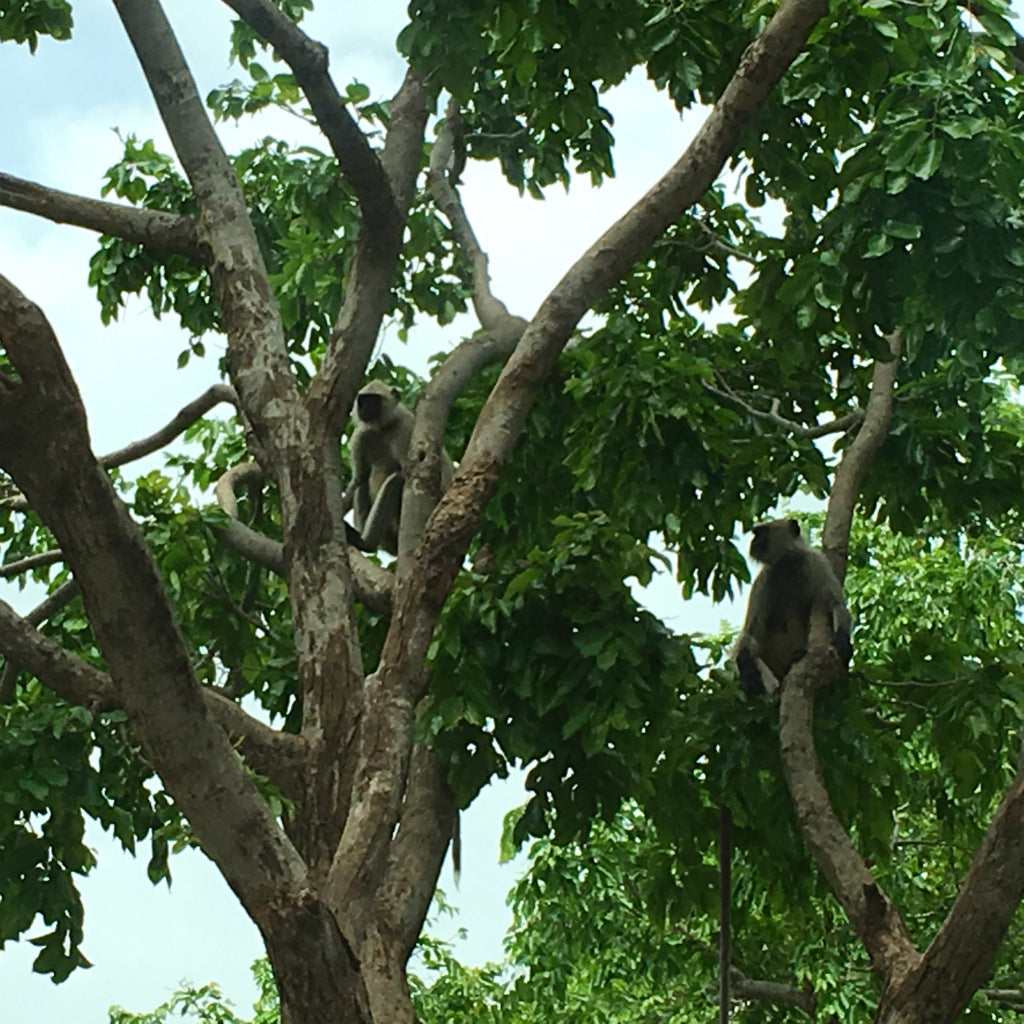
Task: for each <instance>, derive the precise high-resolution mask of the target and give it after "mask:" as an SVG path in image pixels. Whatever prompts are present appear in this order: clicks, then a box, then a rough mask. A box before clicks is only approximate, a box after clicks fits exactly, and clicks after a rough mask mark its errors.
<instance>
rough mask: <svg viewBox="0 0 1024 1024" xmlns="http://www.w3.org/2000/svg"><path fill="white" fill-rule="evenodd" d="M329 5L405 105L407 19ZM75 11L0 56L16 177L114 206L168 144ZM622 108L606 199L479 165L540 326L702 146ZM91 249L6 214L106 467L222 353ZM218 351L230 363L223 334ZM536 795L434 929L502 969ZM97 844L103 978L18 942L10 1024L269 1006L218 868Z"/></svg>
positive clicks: (4, 958) (658, 109)
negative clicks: (564, 281)
mask: <svg viewBox="0 0 1024 1024" xmlns="http://www.w3.org/2000/svg"><path fill="white" fill-rule="evenodd" d="M165 6H166V8H167V10H168V13H169V15H170V17H171V19H172V21H173V23H174V26H175V30H176V32H177V34H178V38H179V40H180V42H181V44H182V46H183V48H184V51H185V54H186V56H187V58H188V60H189V62H190V65H191V68H192V71H193V74H194V75H195V77H196V79H197V81H198V83H199V87H200V92H201V94H203V95H205V94H206V93H207V92H208V91H209V90H210V89H212V88H214V87H215V86H217V85H220V84H223V83H224V82H225V81H228V80H230V79H231V78H233V77H235V75H236V74H237V72H236V71H235V70H232V69H229V68H228V67H227V63H226V59H227V26H228V17H227V13H226V9H225V8H223V7H222V6H221V5H220V4H218V3H216V2H215V0H167V2H166V4H165ZM321 6H322V7H323V9H324V10H325V11H326V10H329V11H330V14H321V13H318V14H316V15H315V16H314V17H313V18H311V19H310V20H309V22H308V28H309V31H310V33H311V34H312V35H313V36H314V37H315V38H319V39H320V40H321V41H323V42H325V43H326V44H327V45H328V47H329V48H330V52H331V70H332V74H333V77H334V79H335V82H336V83H337V84H338V85H339V86H341V87H344V86H345V85H346V84H347V83H348V82H350V81H352V80H353V79H355V80H359V81H363V82H365V83H366V84H367V85H369V86H370V88H371V89H372V90H373V93H374V95H375V96H378V97H385V96H390V95H392V94H393V93H394V91H395V90H396V88H397V87H398V84H399V83H400V81H401V76H402V74H403V72H404V68H403V65H402V62H401V60H400V59H399V58H398V56H397V54H396V52H395V49H394V45H393V40H394V38H395V36H396V34H397V32H398V30H399V29H400V28H401V26H402V24H403V23H404V4H403V3H400V2H398V0H384V2H383V3H377V4H365V3H349V2H345V0H335V2H332V3H329V4H328V3H321ZM75 15H76V26H75V34H74V38H73V40H72V41H71V42H70V43H63V44H58V43H53V42H51V41H49V40H43V41H41V43H40V46H39V50H38V52H37V54H36V55H35V56H34V57H32V56H31V55H30V54H29V52H28V50H27V49H26V48H24V47H18V46H15V45H14V44H10V43H7V44H3V45H2V46H0V95H3V96H5V97H7V98H8V99H7V102H6V103H4V104H2V105H0V171H4V172H7V173H10V174H15V175H18V176H19V177H23V178H28V179H30V180H32V181H36V182H39V183H40V184H44V185H50V186H54V187H57V188H61V189H65V190H67V191H70V192H76V193H79V194H82V195H88V196H98V195H99V187H100V183H101V179H102V174H103V172H104V171H105V170H106V168H108V167H109V166H111V165H112V164H114V163H115V162H116V161H117V160H118V159H119V158H120V156H121V152H122V147H121V144H120V142H119V141H118V136H117V134H116V131H120V132H122V133H124V134H127V133H129V132H134V133H135V134H137V135H138V136H140V137H141V138H149V137H151V138H155V139H156V140H157V143H158V145H159V147H160V148H162V149H164V150H165V151H167V152H170V147H169V144H168V142H167V139H166V135H165V133H164V131H163V128H162V126H161V125H160V123H159V119H158V117H157V115H156V111H155V108H154V106H153V103H152V101H151V98H150V96H149V93H148V91H147V89H146V86H145V82H144V80H143V77H142V74H141V72H140V71H139V69H138V65H137V64H136V62H135V59H134V55H133V53H132V51H131V47H130V46H129V44H128V42H127V39H126V37H125V35H124V33H123V31H122V30H121V27H120V24H119V22H118V20H117V18H116V15H115V13H114V10H113V7H112V5H110V4H105V3H99V2H97V0H90V2H88V3H86V2H84V0H79V3H78V4H76V6H75ZM606 105H607V106H608V107H609V109H611V111H612V112H613V114H614V115H615V125H614V128H613V131H614V134H615V136H616V139H617V147H616V156H615V161H616V167H617V171H618V177H617V178H616V180H615V181H613V182H611V183H610V184H608V185H606V186H605V187H604V188H602V189H601V190H600V191H599V192H598V191H595V190H592V189H590V188H589V187H588V186H586V185H581V186H579V187H577V188H574V189H573V191H572V193H571V195H569V196H568V197H567V196H565V195H564V194H563V193H562V191H561V190H560V189H555V190H552V191H551V194H550V196H549V198H548V199H547V200H546V201H545V202H543V203H537V202H535V201H532V200H520V199H519V198H518V197H517V196H516V194H515V192H514V191H513V190H512V189H511V188H509V187H508V186H507V185H505V184H504V182H503V180H502V179H501V178H500V176H499V175H498V173H497V172H496V171H495V170H494V169H493V168H490V167H481V166H480V165H478V164H472V163H471V164H470V166H469V168H467V171H466V174H465V175H464V187H463V195H464V200H465V203H466V206H467V209H468V212H469V216H470V219H471V220H472V222H473V224H474V227H475V229H476V232H477V235H478V237H479V238H480V241H481V244H482V245H483V247H484V249H485V250H486V251H487V252H488V253H489V255H490V259H491V276H492V280H493V284H494V289H495V293H496V294H497V295H498V296H499V297H501V298H502V299H503V300H504V301H505V302H506V303H507V304H508V306H509V308H510V309H511V311H512V312H514V313H518V314H521V315H523V316H526V317H529V316H530V315H531V314H532V313H533V311H534V310H535V309H536V307H537V306H538V305H539V303H540V302H541V300H542V299H543V297H544V296H545V294H546V293H547V291H548V290H549V289H550V288H551V287H552V286H553V285H554V284H555V282H556V281H557V280H558V279H559V277H560V276H561V275H562V274H563V273H564V272H565V271H566V270H567V269H568V268H569V267H570V266H571V264H572V262H573V261H574V260H575V259H576V258H577V257H578V256H579V255H580V254H581V253H582V252H583V251H584V250H585V249H586V247H587V246H588V245H589V244H590V243H591V242H592V241H594V240H595V239H596V238H597V237H598V235H599V234H600V233H601V232H602V231H603V230H604V229H605V228H606V227H607V226H608V225H609V224H610V223H611V222H612V221H613V220H614V219H615V218H616V217H618V216H619V215H620V214H622V213H624V212H625V210H626V209H628V208H629V206H630V205H632V203H633V202H635V201H636V200H637V199H638V198H639V197H640V196H641V195H642V194H643V193H644V192H645V191H646V190H647V189H648V188H649V187H650V186H651V185H652V184H653V183H654V182H655V181H656V180H657V178H658V177H659V176H660V175H661V174H662V173H663V172H664V171H665V170H666V169H667V168H668V167H669V166H670V165H671V164H672V163H673V162H674V161H675V160H676V159H677V158H678V156H679V154H680V153H681V152H682V150H683V149H684V148H685V145H686V143H687V141H688V138H689V136H690V134H691V132H690V127H689V124H685V125H684V123H683V122H681V121H680V119H679V117H678V115H677V114H676V113H675V111H674V110H673V109H672V108H671V106H670V104H669V103H668V101H667V100H665V99H664V98H663V97H660V96H658V95H657V94H656V93H655V91H654V89H653V88H652V87H651V86H649V85H648V84H647V83H646V82H645V81H643V80H642V79H639V78H638V79H636V80H631V81H630V82H629V83H627V84H626V85H625V86H623V87H622V88H620V89H618V90H615V92H614V93H612V94H610V95H609V96H608V98H607V103H606ZM220 131H221V137H222V139H224V140H225V144H226V146H227V147H228V149H229V151H233V150H235V149H237V148H239V147H240V146H241V145H244V144H245V143H246V142H248V141H250V140H252V139H254V138H258V137H262V136H263V135H266V134H274V135H279V136H284V137H293V136H294V133H295V131H296V122H295V120H294V119H292V118H289V117H287V116H285V115H269V116H268V117H266V118H264V119H262V120H261V121H260V122H258V123H257V124H255V125H254V124H252V123H249V124H246V125H244V126H242V128H241V129H233V128H230V127H227V128H225V127H222V128H221V129H220ZM306 141H309V140H308V139H307V140H306ZM317 144H319V145H321V146H322V148H324V149H326V148H327V147H326V144H325V143H322V142H318V143H317ZM94 248H95V239H94V237H93V236H92V235H91V234H90V233H89V232H85V231H81V230H78V229H75V228H70V227H64V226H59V225H54V224H50V223H49V222H47V221H44V220H41V219H39V218H36V217H32V216H29V215H27V214H21V213H16V212H11V211H8V210H4V209H0V273H2V274H4V275H5V276H7V277H9V278H10V279H11V280H12V281H13V282H14V284H15V285H17V286H18V287H19V288H21V289H22V290H23V291H24V292H25V294H26V295H28V297H29V298H31V299H32V300H34V301H35V302H37V303H39V305H40V306H41V307H42V308H43V310H44V312H45V313H46V314H47V316H48V317H49V319H50V321H51V323H52V324H53V325H54V328H55V329H56V331H57V335H58V337H59V339H60V341H61V344H62V345H63V347H64V351H65V354H66V356H67V358H68V361H69V363H70V364H71V367H72V370H73V371H74V373H75V376H76V379H77V381H78V385H79V387H80V389H81V391H82V394H83V397H84V400H85V404H86V409H87V411H88V413H89V425H90V431H91V435H92V441H93V447H94V450H95V451H96V452H97V453H98V454H102V453H104V452H107V451H111V450H113V449H115V448H119V447H121V446H122V445H124V444H126V443H128V442H129V441H132V440H134V439H137V438H139V437H141V436H144V435H146V434H149V433H151V432H152V431H154V430H156V429H157V428H158V427H160V426H162V425H163V424H164V423H166V422H167V421H168V420H169V419H170V418H171V417H172V416H173V415H174V413H175V412H176V411H177V410H178V409H179V408H180V407H181V406H182V405H183V404H185V403H186V402H188V401H189V400H191V399H192V398H194V397H196V396H197V395H198V394H200V393H201V392H202V391H203V390H205V388H206V387H208V386H209V385H210V384H211V383H214V382H215V381H216V379H217V378H216V359H215V358H208V359H206V360H193V361H192V362H191V363H190V364H189V366H188V367H187V368H186V369H185V370H183V371H182V370H176V369H175V360H176V357H177V354H178V353H179V352H180V351H181V350H182V348H184V347H185V341H184V339H183V336H182V334H181V332H180V330H179V329H178V328H177V326H176V324H174V323H173V322H171V321H170V320H167V321H164V322H157V321H155V320H154V319H153V317H152V315H151V313H150V312H149V310H148V308H146V307H145V305H144V304H143V303H136V304H134V305H132V306H130V307H129V309H128V310H127V311H126V313H125V314H124V315H123V316H122V318H121V319H120V320H119V321H118V322H117V323H116V324H114V325H112V326H110V327H106V328H105V327H103V326H102V325H101V324H100V321H99V310H98V306H97V304H96V301H95V298H94V297H93V295H92V293H91V291H90V290H89V288H88V287H87V285H86V276H87V272H88V259H89V256H90V254H91V253H92V252H93V250H94ZM469 329H470V327H465V328H463V329H462V331H461V333H465V332H467V331H468V330H469ZM459 337H460V331H459V330H452V329H449V330H447V331H444V332H442V331H440V330H438V329H437V328H433V329H430V328H426V329H423V330H420V331H418V332H415V333H414V335H413V338H412V341H411V342H410V346H409V350H408V351H406V352H403V351H401V350H400V348H401V347H400V346H399V347H398V350H396V349H395V346H396V345H397V342H396V341H395V339H394V336H393V332H392V336H391V339H390V344H389V343H388V340H387V339H385V343H386V344H387V345H388V348H389V351H393V353H394V355H395V357H396V358H397V359H400V360H401V359H404V360H405V361H407V362H409V363H410V364H412V365H415V366H419V367H422V366H423V365H424V364H425V359H426V357H427V356H428V355H429V354H430V353H432V352H434V351H437V350H439V349H442V348H449V347H451V346H452V345H454V344H455V343H456V342H457V341H458V340H459ZM207 349H208V351H211V352H216V351H217V350H218V346H217V345H216V344H215V343H214V341H213V339H207ZM0 596H2V597H3V598H4V599H6V600H9V601H11V602H12V603H14V604H15V605H16V606H17V607H19V608H20V609H22V610H26V608H27V604H26V599H25V595H22V594H19V592H18V591H17V589H16V588H14V587H12V586H11V585H9V584H8V585H5V586H0ZM28 603H29V604H30V603H31V602H28ZM649 603H650V604H651V605H652V607H654V608H655V609H656V610H657V611H658V613H659V614H660V615H661V616H662V618H664V619H665V620H666V621H667V622H668V623H669V624H670V625H671V626H672V627H673V628H676V629H688V630H693V629H700V628H713V627H714V626H715V625H716V624H717V621H718V617H719V612H718V611H717V610H716V611H714V612H709V610H708V609H706V608H704V609H702V610H701V612H700V613H699V617H696V618H695V615H697V614H698V613H696V610H695V609H691V608H690V607H689V606H688V607H687V609H685V610H684V609H683V607H682V604H681V601H680V598H679V589H678V587H677V586H676V585H675V583H674V582H673V581H672V579H671V577H666V576H662V577H661V578H660V579H659V580H658V581H657V582H656V584H655V587H654V593H653V595H652V597H651V600H650V602H649ZM524 799H525V794H524V792H523V789H522V779H521V777H520V778H516V779H515V780H513V781H512V782H510V783H506V784H504V785H503V786H500V787H492V788H491V789H490V790H488V791H486V792H485V793H484V794H482V795H481V797H480V798H479V799H478V801H477V802H476V803H475V804H474V805H473V807H472V808H470V810H469V812H468V813H466V814H465V815H464V818H463V848H464V852H463V858H464V870H463V878H462V883H461V888H460V889H459V890H458V891H456V890H455V889H454V887H453V885H452V882H451V877H450V873H449V871H448V868H447V867H446V868H445V873H444V875H443V876H442V879H441V884H442V886H443V887H444V888H445V889H446V891H447V893H448V896H449V898H450V899H451V900H452V901H454V902H455V903H456V904H458V905H459V906H460V907H461V909H462V916H461V918H460V919H459V921H458V922H457V924H456V923H453V922H452V921H451V920H450V919H444V920H443V921H441V922H439V924H438V926H437V928H436V929H435V933H436V934H439V935H441V936H446V935H447V936H454V932H455V929H456V927H457V926H458V925H461V926H462V927H464V928H466V929H467V931H468V938H467V940H466V941H465V942H463V943H461V944H460V946H459V955H460V956H461V957H462V958H463V959H464V960H466V961H468V962H473V963H475V962H482V961H484V960H488V959H497V958H498V957H499V956H500V954H501V937H502V934H503V933H504V930H505V928H506V927H507V925H508V922H509V913H508V910H507V908H506V907H505V894H506V892H507V891H508V889H509V887H510V886H511V884H512V882H513V881H514V880H515V877H516V873H517V866H516V865H505V866H504V867H500V866H499V865H498V863H497V860H498V840H499V835H500V822H501V817H502V815H503V814H504V813H505V812H506V811H507V810H509V809H510V808H511V807H513V806H515V805H517V804H519V803H521V802H522V801H523V800H524ZM89 841H90V844H91V845H92V846H93V847H94V849H95V850H96V852H97V855H98V857H99V862H100V865H99V867H98V868H97V869H96V870H94V871H93V873H92V874H91V875H90V876H89V877H88V878H86V879H84V880H83V881H82V891H83V894H84V899H85V906H86V923H85V927H86V940H85V953H86V955H87V956H88V957H89V958H90V959H91V960H92V962H93V964H94V967H93V968H92V969H91V970H88V971H78V972H76V973H75V974H74V975H72V977H71V978H70V979H69V980H68V981H67V982H65V983H64V984H63V985H60V986H54V985H52V984H51V983H50V982H49V981H48V980H47V979H46V978H44V977H41V976H39V975H33V974H32V973H31V971H30V964H31V961H32V959H33V958H34V955H35V953H36V952H37V950H36V949H35V948H34V947H32V946H30V945H29V944H28V943H26V942H23V943H20V944H13V945H8V947H7V948H6V949H5V950H4V951H3V952H2V953H0V992H3V993H4V1003H5V1006H6V1007H7V1009H8V1010H9V1011H12V1012H13V1017H12V1019H16V1020H18V1021H19V1024H44V1022H45V1024H50V1022H52V1021H55V1020H68V1021H74V1022H76V1024H77V1022H103V1021H106V1019H107V1016H106V1009H107V1007H108V1006H109V1005H111V1004H120V1005H123V1006H125V1007H127V1008H128V1009H132V1010H136V1011H141V1010H148V1009H151V1008H152V1007H153V1006H155V1005H156V1004H157V1003H159V1002H161V1001H162V1000H164V999H166V998H167V997H168V995H169V994H170V993H171V992H172V991H173V990H174V989H175V988H176V987H177V986H178V984H179V983H180V982H181V981H182V980H183V979H189V980H191V981H194V982H196V983H204V982H207V981H211V980H216V981H218V982H219V983H220V984H221V985H222V987H223V989H224V991H225V993H226V994H227V995H228V997H229V998H230V999H231V1000H232V1001H233V1002H234V1003H235V1005H236V1007H238V1008H239V1009H240V1011H243V1012H248V1009H249V1005H250V1003H251V1000H252V998H253V995H254V991H255V990H254V987H253V986H252V984H251V981H250V980H249V975H248V966H249V964H250V962H251V961H252V960H253V959H255V958H256V957H258V956H260V955H262V946H261V943H260V940H259V936H258V934H257V932H256V929H255V927H254V926H253V925H252V923H251V922H250V921H249V919H248V918H247V917H246V916H245V914H244V913H243V912H242V910H241V908H240V907H239V905H238V903H237V901H236V900H235V898H234V896H233V895H232V894H231V892H230V891H229V889H228V888H227V886H226V884H225V883H224V882H223V880H222V879H221V877H220V875H219V874H218V872H217V871H216V870H215V869H214V868H213V866H212V865H211V864H210V863H209V862H208V861H206V859H205V858H204V857H203V856H202V855H201V854H198V853H190V854H185V855H182V856H179V857H177V858H175V859H174V860H173V861H172V865H171V867H172V871H173V873H174V879H175V880H174V886H173V889H172V890H171V891H170V892H168V890H167V889H166V887H158V888H154V887H153V886H152V885H150V883H149V882H148V880H147V879H146V876H145V870H144V869H145V860H146V851H143V853H142V855H141V856H140V857H139V859H138V860H133V859H132V858H130V857H128V856H127V855H126V854H124V853H122V852H120V850H119V849H118V848H117V847H116V846H114V845H113V844H111V843H110V842H109V841H108V840H107V838H106V837H105V836H104V835H103V834H102V833H100V832H98V831H97V830H95V829H94V830H93V831H92V832H91V833H90V835H89ZM35 931H42V926H40V927H38V928H37V929H36V930H35ZM31 934H34V931H30V932H29V935H31Z"/></svg>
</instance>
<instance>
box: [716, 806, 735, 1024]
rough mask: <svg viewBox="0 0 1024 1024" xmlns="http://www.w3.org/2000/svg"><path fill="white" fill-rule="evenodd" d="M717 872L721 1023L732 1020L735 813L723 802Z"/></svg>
mask: <svg viewBox="0 0 1024 1024" xmlns="http://www.w3.org/2000/svg"><path fill="white" fill-rule="evenodd" d="M718 814H719V817H718V872H719V876H718V877H719V896H720V897H721V908H720V910H719V929H718V934H719V944H718V974H719V977H718V1004H719V1010H718V1019H719V1021H720V1024H729V963H730V961H731V959H732V952H731V950H730V948H729V944H730V935H729V906H730V902H731V896H732V814H731V813H730V811H729V808H728V807H726V806H725V804H722V806H721V807H719V809H718Z"/></svg>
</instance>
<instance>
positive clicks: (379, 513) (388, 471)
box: [348, 380, 455, 555]
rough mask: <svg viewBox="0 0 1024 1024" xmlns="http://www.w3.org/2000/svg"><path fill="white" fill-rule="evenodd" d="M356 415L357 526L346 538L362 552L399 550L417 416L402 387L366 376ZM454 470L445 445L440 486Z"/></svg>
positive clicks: (449, 479) (352, 445)
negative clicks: (405, 402)
mask: <svg viewBox="0 0 1024 1024" xmlns="http://www.w3.org/2000/svg"><path fill="white" fill-rule="evenodd" d="M355 416H356V429H355V431H354V432H353V434H352V440H351V443H350V453H351V456H352V485H351V487H350V488H349V495H350V496H351V502H352V508H353V516H354V518H355V525H356V528H355V530H351V529H350V530H349V532H348V541H349V543H350V544H352V545H354V546H355V547H358V548H360V549H361V550H363V551H376V550H377V549H378V548H383V549H384V550H385V551H389V552H391V554H393V555H395V554H397V553H398V518H399V515H400V514H401V511H402V487H403V485H404V483H405V473H404V468H405V460H406V457H407V456H408V454H409V444H410V442H411V440H412V427H413V422H414V419H415V418H414V416H413V414H412V412H411V411H410V410H409V409H408V408H407V407H406V406H404V405H403V404H402V402H401V394H400V392H399V391H398V389H397V388H393V387H390V386H389V385H387V384H385V383H384V382H383V381H379V380H371V381H368V382H367V383H366V384H365V385H364V386H363V388H362V389H361V390H360V392H359V394H358V395H356V407H355ZM454 475H455V470H454V467H453V466H452V460H451V459H450V458H448V455H447V454H446V453H445V451H444V450H443V449H442V451H441V490H442V491H444V490H446V489H447V488H448V485H449V484H450V483H451V482H452V477H453V476H454Z"/></svg>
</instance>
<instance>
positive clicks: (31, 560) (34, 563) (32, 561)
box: [0, 499, 64, 579]
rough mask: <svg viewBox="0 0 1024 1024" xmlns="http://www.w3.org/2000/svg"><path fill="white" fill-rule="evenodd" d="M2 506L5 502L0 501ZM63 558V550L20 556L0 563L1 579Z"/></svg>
mask: <svg viewBox="0 0 1024 1024" xmlns="http://www.w3.org/2000/svg"><path fill="white" fill-rule="evenodd" d="M20 500H24V499H20ZM0 507H4V503H3V502H0ZM63 559H64V552H63V551H60V550H57V551H40V552H39V554H38V555H28V556H26V557H25V558H19V559H18V561H16V562H8V563H7V564H6V565H0V579H2V578H5V577H9V576H18V575H19V574H21V573H23V572H30V571H31V570H32V569H40V568H42V567H43V566H44V565H53V564H54V563H55V562H60V561H63Z"/></svg>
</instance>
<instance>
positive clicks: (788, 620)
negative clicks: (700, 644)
mask: <svg viewBox="0 0 1024 1024" xmlns="http://www.w3.org/2000/svg"><path fill="white" fill-rule="evenodd" d="M750 557H751V558H753V559H755V560H756V561H758V562H760V563H761V564H762V567H763V568H762V569H761V571H760V572H759V573H758V575H757V579H756V580H754V585H753V587H751V589H750V598H749V600H748V601H747V617H746V620H745V621H744V623H743V630H742V632H741V633H740V636H739V639H738V640H737V641H736V647H735V650H734V652H733V657H734V658H735V659H736V667H737V668H738V669H739V673H740V682H741V683H742V684H743V692H744V693H745V694H746V695H747V696H748V697H755V696H757V695H758V694H761V693H765V692H767V693H768V694H769V695H774V694H775V693H776V692H777V691H778V689H779V686H780V684H781V682H782V680H783V679H784V678H785V677H786V673H787V672H788V671H789V670H790V669H791V668H792V667H793V665H794V664H796V662H798V661H799V660H800V659H801V658H802V657H803V656H804V655H805V654H806V653H807V641H808V633H809V631H810V624H811V614H812V612H820V613H823V614H824V615H825V616H826V618H827V620H828V623H829V627H830V628H831V630H832V646H833V647H834V648H835V649H836V653H837V654H838V655H839V658H840V660H841V661H842V663H843V665H844V666H846V665H848V664H849V662H850V657H851V655H852V654H853V647H852V646H851V644H850V613H849V611H848V610H847V607H846V600H845V598H844V597H843V588H842V586H841V585H840V583H839V580H838V579H837V578H836V574H835V573H834V572H833V571H832V566H831V565H829V562H828V559H827V558H826V557H825V556H824V555H823V554H822V553H821V552H820V551H815V550H813V549H812V548H810V547H809V546H808V545H807V542H806V541H805V540H804V539H803V537H802V536H801V535H800V524H799V523H798V522H797V521H796V520H795V519H775V520H773V521H772V522H769V523H762V524H761V525H759V526H755V527H754V539H753V540H752V541H751V542H750Z"/></svg>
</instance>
